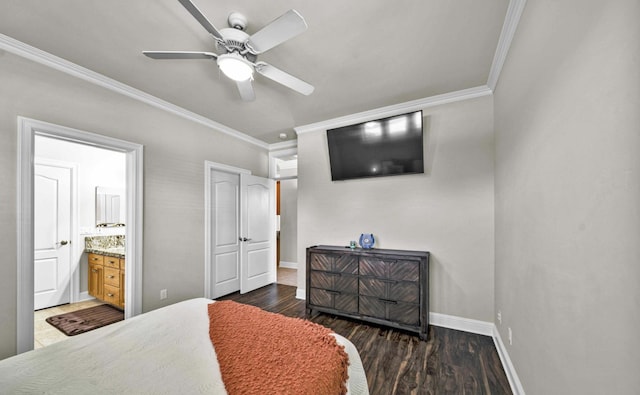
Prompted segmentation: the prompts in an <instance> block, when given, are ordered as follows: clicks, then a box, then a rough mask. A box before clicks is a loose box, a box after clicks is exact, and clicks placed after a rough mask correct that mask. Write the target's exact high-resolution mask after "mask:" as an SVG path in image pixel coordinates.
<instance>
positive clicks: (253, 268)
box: [240, 174, 276, 293]
mask: <svg viewBox="0 0 640 395" xmlns="http://www.w3.org/2000/svg"><path fill="white" fill-rule="evenodd" d="M240 205H241V214H240V224H241V225H240V232H241V234H240V238H241V239H242V242H241V254H242V258H241V263H240V267H241V268H240V293H246V292H250V291H253V290H254V289H257V288H260V287H263V286H265V285H268V284H271V283H274V282H275V281H276V226H275V218H276V202H275V182H274V181H273V180H270V179H268V178H262V177H256V176H252V175H248V174H240Z"/></svg>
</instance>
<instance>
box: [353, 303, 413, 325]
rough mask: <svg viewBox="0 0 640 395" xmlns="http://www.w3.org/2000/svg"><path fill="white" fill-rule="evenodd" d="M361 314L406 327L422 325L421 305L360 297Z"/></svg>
mask: <svg viewBox="0 0 640 395" xmlns="http://www.w3.org/2000/svg"><path fill="white" fill-rule="evenodd" d="M358 311H359V313H360V314H362V315H366V316H369V317H374V318H379V319H383V320H390V321H393V322H398V323H400V324H405V325H412V326H415V325H420V305H418V304H413V303H404V302H398V301H394V300H388V299H384V298H376V297H371V296H362V295H360V306H359V310H358Z"/></svg>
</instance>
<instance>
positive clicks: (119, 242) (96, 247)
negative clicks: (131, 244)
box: [84, 235, 125, 258]
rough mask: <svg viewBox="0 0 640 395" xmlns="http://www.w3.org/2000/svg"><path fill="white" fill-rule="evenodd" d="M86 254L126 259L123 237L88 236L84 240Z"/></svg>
mask: <svg viewBox="0 0 640 395" xmlns="http://www.w3.org/2000/svg"><path fill="white" fill-rule="evenodd" d="M84 250H85V252H88V253H92V254H100V255H106V256H111V257H114V258H124V252H125V244H124V236H123V235H111V236H88V237H85V238H84Z"/></svg>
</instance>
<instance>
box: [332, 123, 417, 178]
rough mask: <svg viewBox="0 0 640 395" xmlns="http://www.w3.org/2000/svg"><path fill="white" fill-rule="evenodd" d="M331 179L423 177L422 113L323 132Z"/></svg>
mask: <svg viewBox="0 0 640 395" xmlns="http://www.w3.org/2000/svg"><path fill="white" fill-rule="evenodd" d="M327 142H328V145H329V161H330V164H331V179H332V180H333V181H340V180H349V179H354V178H365V177H383V176H395V175H402V174H417V173H424V164H423V143H422V111H416V112H412V113H409V114H402V115H395V116H393V117H388V118H383V119H378V120H375V121H368V122H363V123H360V124H356V125H349V126H344V127H341V128H336V129H329V130H327Z"/></svg>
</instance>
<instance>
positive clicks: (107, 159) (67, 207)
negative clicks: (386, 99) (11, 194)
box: [34, 135, 126, 348]
mask: <svg viewBox="0 0 640 395" xmlns="http://www.w3.org/2000/svg"><path fill="white" fill-rule="evenodd" d="M34 159H35V166H34V310H35V311H34V348H41V347H44V346H48V345H50V344H53V343H56V342H58V341H60V340H64V339H66V338H67V337H68V336H67V335H65V334H64V333H63V332H62V331H61V330H58V329H57V328H56V327H55V326H53V325H51V324H50V323H49V322H60V323H62V321H61V320H76V319H78V318H77V317H78V316H77V315H76V314H80V313H78V312H79V311H84V312H86V313H87V314H89V313H90V312H91V311H93V310H95V311H96V312H97V311H101V310H97V309H95V308H97V306H100V305H103V304H108V301H105V300H104V298H103V292H101V293H100V295H97V293H96V292H91V290H90V289H89V282H90V281H89V280H90V279H91V278H92V277H91V276H90V275H89V272H90V271H91V269H92V268H93V266H95V265H91V262H89V259H88V258H89V257H88V253H87V252H86V247H87V246H86V244H87V243H90V244H91V245H90V247H92V248H93V247H94V246H95V245H97V244H100V242H101V244H102V245H112V243H111V242H114V243H115V242H120V245H122V247H123V251H122V254H121V255H120V256H117V258H119V259H124V254H125V252H126V248H125V247H126V242H125V240H126V238H125V228H126V222H125V215H126V202H125V199H124V196H125V195H126V156H125V153H123V152H119V151H113V150H110V149H105V148H100V147H95V146H92V145H86V144H79V143H76V142H73V141H67V140H60V139H56V138H51V137H47V136H40V135H36V136H35V138H34ZM101 191H108V192H111V194H110V195H105V194H104V193H101ZM105 196H109V197H110V199H109V201H110V203H111V204H109V205H108V206H106V205H105V204H104V203H105ZM112 202H116V204H113V203H112ZM105 214H108V216H107V215H105ZM107 217H108V218H107ZM111 250H112V249H111ZM111 250H109V251H111ZM105 251H107V249H105ZM118 252H120V251H118ZM111 256H112V257H116V256H115V254H112V255H111ZM90 266H92V267H91V268H90ZM96 267H97V266H96ZM93 270H96V269H93ZM117 270H118V271H119V270H120V268H118V269H117ZM109 273H110V274H109V275H112V274H111V273H112V272H111V271H110V272H109ZM103 277H104V276H103ZM120 277H121V276H113V279H109V280H110V281H111V282H112V283H113V282H116V283H115V284H113V285H114V287H115V288H117V289H121V290H122V293H123V294H124V293H125V287H124V284H120ZM99 280H103V279H102V278H101V279H99ZM101 283H102V281H100V283H99V284H98V285H100V284H101ZM90 293H92V295H90ZM119 296H120V295H119V293H118V298H117V300H115V301H114V302H115V304H110V305H112V306H114V307H115V308H116V309H115V311H113V314H114V315H115V317H117V313H118V310H123V309H122V308H121V307H122V306H123V302H124V301H122V303H121V302H120V299H121V298H120V297H119ZM87 309H93V310H91V311H90V310H87ZM107 311H109V310H107ZM69 313H73V315H71V316H69V317H70V318H68V319H67V318H66V316H61V315H63V314H67V315H69ZM121 315H123V314H122V313H121ZM52 317H56V318H52ZM109 318H111V317H109ZM108 322H111V321H108ZM65 325H68V326H72V323H69V322H65ZM67 330H70V329H67Z"/></svg>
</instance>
